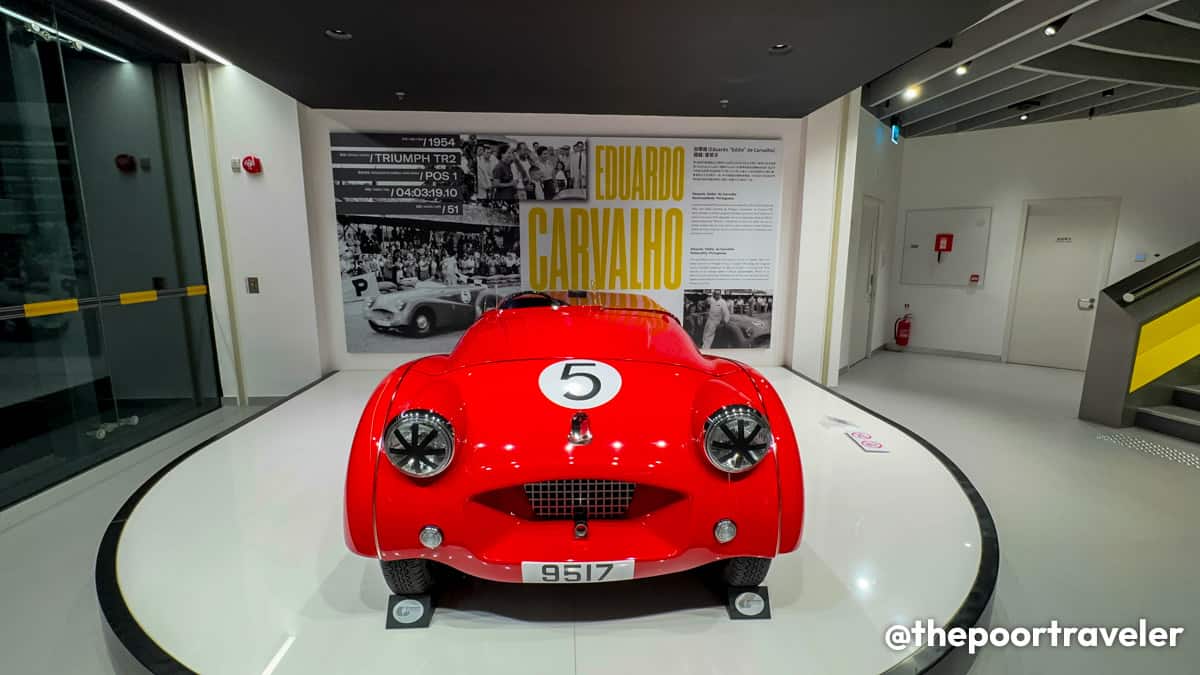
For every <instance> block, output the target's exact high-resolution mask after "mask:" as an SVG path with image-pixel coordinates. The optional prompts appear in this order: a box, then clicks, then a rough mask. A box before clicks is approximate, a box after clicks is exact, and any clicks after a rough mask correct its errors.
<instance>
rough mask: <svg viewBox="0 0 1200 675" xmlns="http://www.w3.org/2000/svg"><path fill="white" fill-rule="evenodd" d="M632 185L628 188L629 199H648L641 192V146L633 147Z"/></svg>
mask: <svg viewBox="0 0 1200 675" xmlns="http://www.w3.org/2000/svg"><path fill="white" fill-rule="evenodd" d="M631 180H632V182H633V185H632V186H631V187H630V188H629V198H630V199H649V198H651V197H650V196H649V195H646V194H645V193H644V192H643V191H642V146H640V145H635V146H634V147H633V178H632V179H631Z"/></svg>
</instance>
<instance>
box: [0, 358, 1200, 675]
mask: <svg viewBox="0 0 1200 675" xmlns="http://www.w3.org/2000/svg"><path fill="white" fill-rule="evenodd" d="M842 382H843V386H842V387H840V389H839V390H840V391H841V392H842V393H843V394H846V395H848V396H851V397H853V398H856V399H858V400H860V401H862V402H864V403H866V404H868V405H870V406H872V407H875V408H876V409H878V410H879V411H880V412H882V413H883V414H885V415H887V416H889V417H892V418H893V419H896V420H898V421H901V422H902V423H903V424H905V425H906V426H909V427H910V428H912V429H913V430H914V431H916V432H918V433H920V434H921V435H922V436H924V437H926V438H928V439H929V440H930V441H932V442H933V443H934V444H936V445H938V446H939V447H941V448H942V449H943V450H944V451H946V453H947V454H948V455H949V456H950V457H951V458H952V459H953V460H954V461H955V462H956V463H957V464H958V465H959V466H960V467H961V468H962V469H963V470H964V471H965V472H966V473H967V474H968V475H969V476H970V477H971V479H972V481H973V482H974V483H975V485H976V486H977V487H978V488H979V489H980V491H981V492H982V493H983V496H984V497H985V498H986V500H987V503H988V506H989V508H990V510H991V512H992V515H993V517H994V518H995V520H996V521H997V525H998V528H999V532H1000V543H1001V546H1000V551H1001V558H1002V560H1001V566H1000V580H999V584H998V587H997V591H996V598H995V601H994V602H995V606H994V608H993V616H992V623H993V624H995V625H1001V624H1003V625H1010V626H1015V625H1036V624H1039V623H1044V622H1046V621H1047V620H1048V619H1050V618H1058V619H1060V620H1061V621H1064V622H1066V621H1070V622H1074V623H1077V624H1082V625H1103V624H1113V625H1118V624H1125V623H1129V622H1136V620H1137V618H1139V617H1148V618H1150V619H1152V620H1153V621H1154V622H1156V623H1160V624H1168V623H1178V624H1179V625H1183V626H1187V627H1188V630H1189V632H1188V633H1185V634H1184V637H1183V641H1182V643H1181V646H1180V647H1178V648H1176V649H1175V650H1169V651H1155V652H1145V651H1137V650H1123V649H1094V650H1088V649H1078V648H1076V649H1070V650H1050V649H1038V650H1031V649H1024V650H1021V649H1013V648H1002V649H995V648H988V649H985V650H984V651H983V652H982V653H981V654H980V656H979V658H978V659H977V661H976V662H975V665H974V668H973V669H972V671H971V672H972V673H973V674H981V675H1018V674H1025V673H1038V674H1041V673H1056V674H1057V673H1063V674H1067V675H1070V674H1074V673H1081V674H1082V673H1089V674H1091V673H1096V674H1100V675H1106V674H1109V673H1113V674H1115V673H1122V674H1124V673H1138V674H1139V675H1157V674H1158V673H1196V672H1200V667H1197V665H1196V664H1197V663H1200V638H1196V637H1195V636H1194V635H1193V634H1192V633H1191V631H1193V630H1194V631H1200V624H1198V623H1197V622H1196V617H1197V616H1200V614H1198V613H1197V610H1196V608H1197V607H1200V585H1197V584H1196V583H1195V579H1194V577H1195V568H1196V561H1197V560H1198V559H1200V529H1198V528H1197V527H1196V517H1197V515H1198V514H1200V489H1198V488H1200V472H1197V471H1196V470H1195V469H1191V468H1188V467H1186V466H1183V465H1180V464H1176V463H1173V462H1170V461H1167V460H1164V459H1161V458H1159V457H1155V456H1151V455H1147V454H1142V453H1140V452H1138V451H1136V450H1131V449H1128V448H1125V447H1122V446H1120V445H1117V444H1114V443H1111V442H1109V441H1106V440H1102V439H1101V438H1099V437H1101V436H1105V435H1107V434H1109V433H1110V430H1108V429H1106V428H1103V427H1097V426H1094V425H1091V424H1087V423H1084V422H1080V421H1079V420H1078V419H1076V418H1075V408H1076V406H1077V405H1078V399H1079V392H1080V387H1081V384H1082V377H1081V375H1080V374H1078V373H1073V372H1069V371H1058V370H1049V369H1042V368H1033V367H1024V366H1012V365H1002V364H996V363H985V362H978V361H968V360H961V359H952V358H944V357H934V356H923V355H914V354H881V355H877V356H875V357H873V358H871V359H869V360H868V361H864V362H863V363H861V364H859V365H856V366H855V367H854V368H852V369H851V370H850V371H849V372H848V373H847V374H846V375H844V376H843V378H842ZM230 412H231V411H228V410H226V411H224V412H222V413H220V414H221V415H229V414H230ZM234 412H236V411H234ZM227 423H228V420H223V421H222V420H217V419H215V418H212V416H209V417H208V418H204V419H202V420H199V421H197V422H195V423H193V424H192V425H189V426H188V427H185V428H184V429H181V430H178V432H177V434H176V435H175V436H174V437H173V440H174V443H173V444H168V446H169V447H167V448H166V449H164V448H162V447H158V448H156V449H155V452H151V453H148V456H147V454H143V453H142V450H141V449H138V450H135V451H133V452H131V453H130V454H129V455H126V456H124V457H122V458H119V459H117V460H113V461H112V462H109V463H107V464H106V465H104V466H102V467H100V468H98V469H96V470H94V471H92V472H89V473H88V474H84V475H83V476H80V477H79V478H77V479H75V480H74V481H71V482H69V483H67V484H65V485H63V486H60V487H59V488H55V490H54V491H53V492H52V493H47V494H50V495H52V497H53V498H52V499H50V500H45V499H42V498H38V499H37V500H35V502H29V503H26V504H24V505H21V506H18V507H16V508H14V509H9V510H7V511H2V512H0V607H3V608H4V609H5V616H4V618H3V619H0V654H2V655H3V664H2V665H0V672H4V673H15V674H21V675H23V674H25V673H33V674H38V675H40V674H42V673H53V674H60V673H72V674H79V675H91V674H109V673H114V672H115V673H130V672H138V671H137V670H136V669H135V668H134V667H133V666H132V665H131V664H130V660H129V657H128V656H127V655H123V654H122V653H121V650H120V647H119V646H116V647H114V646H112V645H110V644H109V643H108V642H107V641H106V637H105V629H104V625H105V624H104V619H103V617H102V616H101V613H100V610H99V607H98V606H97V602H96V593H95V585H94V572H93V568H94V560H95V553H96V547H97V545H98V543H99V539H100V535H101V533H102V531H103V529H104V527H105V526H106V525H107V523H108V521H109V519H110V518H111V517H112V515H113V513H115V511H116V510H117V508H118V507H119V506H120V504H121V503H122V502H123V501H124V500H125V498H126V497H127V496H128V495H129V493H130V492H132V491H133V490H134V489H135V488H136V487H137V486H138V485H139V484H141V482H142V481H143V480H145V478H146V477H148V476H149V475H150V474H152V473H153V472H154V471H155V470H157V468H158V467H159V466H161V465H162V464H165V463H166V462H167V461H169V459H171V458H173V457H174V456H175V454H177V453H178V452H181V451H182V450H183V449H184V448H186V447H189V446H190V445H191V444H192V442H189V441H188V440H187V435H188V434H190V435H192V437H195V436H196V435H197V434H202V433H211V430H212V429H213V428H219V427H220V426H221V425H222V424H227ZM202 426H205V427H207V431H205V430H204V429H203V428H202ZM1125 432H1126V433H1130V434H1134V435H1137V436H1139V437H1144V438H1149V439H1154V440H1156V441H1158V442H1161V443H1162V444H1164V445H1168V446H1171V447H1175V448H1178V449H1180V450H1183V451H1186V452H1190V453H1193V454H1200V447H1196V446H1195V445H1189V444H1187V443H1184V442H1182V441H1179V440H1178V439H1173V438H1170V437H1164V436H1159V435H1156V434H1153V433H1150V432H1144V431H1140V430H1125ZM331 452H332V451H331ZM338 452H340V450H338ZM127 458H128V459H129V460H130V461H129V462H126V459H127ZM331 517H332V516H331ZM937 526H938V524H937V522H936V521H935V522H934V523H932V524H931V527H932V528H936V527H937ZM178 583H180V584H186V580H179V581H178ZM599 588H601V589H603V588H605V587H599ZM459 602H460V603H462V604H465V605H466V606H465V607H464V611H468V612H473V613H476V614H478V615H480V617H481V618H487V615H486V614H485V613H484V611H483V610H481V609H479V608H477V607H475V608H472V607H471V606H470V605H469V599H467V598H463V599H461V600H459ZM510 602H511V604H512V605H513V606H514V607H516V608H519V607H520V604H521V603H520V602H519V601H518V600H517V599H515V598H513V599H510ZM642 602H645V603H648V604H650V605H651V606H653V603H654V602H655V599H654V598H652V597H650V598H643V599H642ZM492 618H493V620H498V619H496V618H495V617H494V616H493V617H492ZM722 625H727V624H722ZM549 630H550V631H551V632H553V628H550V629H549ZM696 630H697V627H696V626H691V627H683V628H681V629H680V632H681V633H684V634H687V633H689V632H695V631H696ZM652 633H653V630H652V628H650V627H648V626H646V625H644V624H642V623H639V625H637V626H636V627H634V628H632V629H630V630H628V631H627V634H628V635H630V636H631V638H632V639H633V640H634V641H635V644H636V643H640V644H641V645H642V646H641V647H639V649H636V650H631V651H630V652H629V653H628V654H627V655H636V654H638V653H640V649H650V648H652V647H653V644H652V641H651V636H652ZM547 637H549V636H547ZM789 639H790V638H789ZM282 643H283V637H282V635H281V636H280V643H279V645H282ZM471 644H472V643H471V642H470V641H468V642H465V643H461V644H456V645H453V646H452V648H453V649H454V650H456V651H457V650H469V649H471ZM279 645H270V646H269V649H270V650H274V649H276V647H277V646H279ZM777 647H778V643H759V644H756V650H757V652H765V651H770V650H773V649H776V648H777ZM534 648H536V646H535V647H534ZM621 649H622V647H620V646H617V647H612V649H611V651H612V652H620V650H621ZM757 652H756V653H757ZM412 656H413V657H414V658H426V657H428V655H426V654H421V653H417V654H414V655H412ZM586 656H587V657H588V658H595V657H596V656H597V655H596V654H594V653H589V654H588V655H586ZM600 656H604V653H601V654H600ZM618 656H620V654H618ZM405 663H407V662H405ZM391 665H392V666H396V664H391ZM400 670H404V669H400ZM253 672H259V671H253ZM329 672H338V671H337V670H336V669H334V670H331V671H329ZM398 672H399V671H398ZM405 672H407V670H405ZM447 672H450V671H447ZM489 672H490V671H489ZM630 672H643V670H642V669H630ZM699 672H715V671H705V670H701V671H699ZM792 672H820V671H819V670H808V671H804V670H801V669H800V668H799V667H797V668H796V669H794V670H793V671H792Z"/></svg>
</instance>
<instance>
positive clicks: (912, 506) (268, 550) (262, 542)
mask: <svg viewBox="0 0 1200 675" xmlns="http://www.w3.org/2000/svg"><path fill="white" fill-rule="evenodd" d="M764 374H765V375H766V376H767V377H768V378H769V379H770V380H771V381H772V383H773V384H774V385H775V387H776V389H777V390H778V392H779V395H780V398H781V399H782V400H783V402H784V404H785V405H786V406H787V408H788V412H789V415H790V416H791V418H792V424H793V426H794V427H795V428H796V432H797V436H799V437H800V438H802V439H804V447H803V458H804V463H805V483H806V492H805V506H806V517H805V532H804V535H803V537H802V540H801V546H800V549H799V550H798V551H796V552H795V553H794V554H790V555H785V556H782V557H780V558H777V559H776V561H775V564H774V565H773V567H772V570H771V573H770V575H769V576H768V577H767V582H766V584H767V586H768V587H769V588H770V593H771V600H772V602H771V604H772V607H771V610H772V618H771V620H770V621H730V620H729V619H728V618H727V617H726V615H725V609H724V606H723V604H722V603H721V600H720V598H719V596H717V595H716V594H714V593H712V592H711V591H709V590H708V589H707V588H706V587H705V585H704V584H703V582H702V580H701V579H698V578H697V577H696V576H694V575H686V574H685V575H670V576H665V577H655V578H651V579H645V580H638V581H634V582H629V583H618V584H604V585H594V586H565V587H558V588H555V587H546V586H522V585H511V584H501V583H488V582H481V581H476V582H471V583H468V584H467V585H466V587H460V588H457V589H451V591H450V593H449V594H448V595H444V596H441V597H440V598H439V601H438V602H439V607H438V609H437V612H436V614H435V616H434V623H433V626H432V627H431V628H429V629H424V630H409V631H395V632H393V631H387V630H385V629H384V619H385V615H386V602H387V597H388V591H387V589H386V587H385V586H384V583H383V579H382V577H381V575H380V572H379V566H378V563H377V562H376V561H375V560H370V559H365V558H361V557H358V556H355V555H353V554H351V553H350V552H349V551H348V550H347V549H346V546H345V543H344V540H343V534H342V508H341V505H342V490H343V481H342V479H341V476H342V474H343V473H344V470H345V464H346V450H347V448H348V447H349V444H350V440H351V438H352V437H353V434H354V429H355V426H356V424H357V422H358V418H359V416H360V414H361V411H362V405H363V402H364V401H365V400H366V399H367V397H368V396H369V394H370V393H371V391H372V390H373V389H374V388H375V386H376V385H377V384H378V382H379V380H380V379H381V378H382V377H383V376H384V375H385V373H383V372H370V371H350V372H342V373H337V374H335V375H333V376H332V377H330V378H328V379H326V380H325V381H323V382H321V383H320V384H318V385H316V386H314V387H313V388H312V389H309V390H308V391H305V392H304V393H302V394H300V395H299V396H297V397H296V398H294V399H292V400H290V401H287V402H286V403H284V404H282V405H281V406H279V407H277V408H275V409H273V410H271V411H268V412H267V413H265V414H264V415H263V416H261V417H259V418H258V419H255V420H254V421H253V422H252V423H250V424H247V425H245V426H243V427H241V428H239V429H237V430H236V431H234V432H233V433H231V434H229V435H227V436H225V437H223V438H221V439H219V440H218V441H216V442H214V443H213V444H212V445H210V446H208V447H206V448H204V449H203V450H201V451H200V452H198V453H196V454H194V455H192V456H191V457H189V458H188V459H186V460H185V461H184V462H182V463H181V464H179V465H178V466H176V467H175V468H174V469H172V470H171V471H170V472H169V473H167V474H166V475H165V476H163V477H162V479H161V480H159V481H158V482H157V483H156V484H155V485H154V486H153V487H152V488H151V489H150V490H149V491H148V492H147V493H146V494H145V496H144V497H143V498H142V500H141V501H140V503H138V505H137V506H136V507H135V508H134V510H133V512H132V513H131V514H129V517H128V519H127V521H126V523H125V526H124V530H123V532H122V533H121V538H120V544H119V547H118V549H117V553H116V576H117V579H118V581H119V585H120V592H121V595H122V596H123V597H124V601H125V603H126V604H127V606H128V608H129V611H130V613H131V614H132V616H133V618H134V619H135V620H136V621H137V624H138V625H139V626H140V628H141V630H142V631H144V633H145V634H146V635H147V636H149V638H150V639H152V640H153V641H154V642H155V643H157V645H158V646H159V647H160V648H161V649H163V650H164V651H166V652H167V653H169V654H170V655H171V656H172V657H173V658H174V659H176V660H177V661H179V662H180V663H182V664H184V665H186V666H187V667H189V668H190V669H192V670H194V671H197V672H201V673H211V674H214V675H221V674H225V673H230V674H233V673H255V672H262V671H264V669H267V668H268V667H270V669H271V670H272V672H273V673H274V674H275V675H309V674H316V673H330V672H352V673H374V672H389V671H392V670H394V669H395V668H396V664H403V671H404V672H406V673H411V674H413V675H416V674H418V673H430V674H433V673H466V672H485V671H486V672H489V673H514V674H515V673H520V674H522V675H526V674H538V675H540V674H546V675H558V674H567V673H578V674H587V675H590V674H597V675H598V674H600V673H616V672H620V673H646V672H654V673H659V674H662V675H668V674H672V673H697V672H720V673H730V674H733V673H742V674H745V675H769V674H770V673H793V672H796V670H797V668H798V667H800V668H801V669H802V670H804V671H806V672H819V673H825V674H828V675H837V674H841V673H846V674H848V675H849V674H856V673H878V672H881V671H884V670H887V669H888V668H890V667H892V666H893V665H895V664H896V663H898V662H900V661H902V660H903V659H904V658H905V657H906V656H907V655H908V652H899V653H898V652H892V651H889V650H888V649H887V648H886V647H885V646H884V644H883V640H882V636H883V633H884V630H885V629H886V628H887V627H888V626H889V625H891V624H892V623H896V622H911V621H915V620H917V619H925V618H932V619H934V620H936V621H939V622H945V621H947V620H949V618H950V617H951V616H953V615H954V614H955V612H956V611H958V610H959V608H960V607H961V606H962V605H963V604H964V602H965V601H966V600H967V598H968V596H969V595H970V594H971V593H972V591H973V590H974V589H975V588H977V587H976V576H977V574H978V571H979V567H980V551H981V550H982V538H981V533H980V526H979V524H978V522H977V520H976V514H975V512H974V510H973V509H972V506H971V504H970V502H969V501H968V499H967V496H966V495H965V494H964V492H963V490H962V489H961V488H960V486H959V484H958V483H957V481H956V480H955V478H954V477H953V476H952V475H951V474H950V472H949V471H947V469H946V467H945V466H944V465H943V464H942V463H941V461H940V460H938V459H937V458H936V457H935V456H933V455H932V454H931V453H930V452H929V451H928V450H926V449H925V448H924V447H923V446H922V445H920V443H919V442H917V441H916V440H914V439H913V438H911V437H909V436H908V435H906V434H905V433H903V432H902V431H900V430H898V429H896V428H895V427H892V426H891V425H889V424H887V423H885V422H883V421H881V420H879V419H878V418H876V417H874V416H872V415H871V414H869V413H867V412H865V411H863V410H861V409H859V408H857V407H855V406H853V405H851V404H849V403H847V402H845V401H843V400H841V399H839V398H837V397H835V396H832V395H830V394H829V393H828V392H826V391H825V390H823V389H821V388H819V387H817V386H815V385H813V384H811V383H809V382H807V381H805V380H803V379H801V378H799V377H797V376H796V375H794V374H792V373H789V372H787V371H786V370H784V369H782V368H770V369H764ZM851 432H858V433H868V434H870V437H871V438H872V439H873V440H872V441H871V442H872V443H874V444H875V445H877V446H879V447H876V448H874V449H875V450H876V451H874V452H865V451H864V450H862V449H860V447H859V446H858V445H856V444H855V443H854V441H852V440H851V438H850V437H849V436H848V434H849V433H851ZM879 450H884V452H880V451H879ZM697 461H700V460H697ZM451 470H453V467H452V468H451ZM734 644H736V645H738V648H736V649H729V648H728V647H729V645H734Z"/></svg>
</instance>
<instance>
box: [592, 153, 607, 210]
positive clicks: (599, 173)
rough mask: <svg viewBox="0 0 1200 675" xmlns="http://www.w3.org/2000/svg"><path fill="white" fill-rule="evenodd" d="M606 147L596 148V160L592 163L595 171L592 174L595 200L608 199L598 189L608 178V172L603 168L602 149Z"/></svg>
mask: <svg viewBox="0 0 1200 675" xmlns="http://www.w3.org/2000/svg"><path fill="white" fill-rule="evenodd" d="M607 147H608V146H607V145H597V146H596V159H595V160H594V161H593V162H592V164H594V165H595V170H594V171H593V172H592V187H593V188H594V189H595V190H594V191H595V194H596V200H597V201H599V200H602V199H608V196H607V195H606V194H605V193H604V192H601V190H600V187H601V186H602V185H604V181H605V180H606V179H607V177H608V171H606V170H605V166H604V149H605V148H607Z"/></svg>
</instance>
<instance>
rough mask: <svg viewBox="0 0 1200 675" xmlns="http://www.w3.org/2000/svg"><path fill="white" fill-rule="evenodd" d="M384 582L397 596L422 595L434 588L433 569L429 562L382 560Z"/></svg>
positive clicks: (419, 560)
mask: <svg viewBox="0 0 1200 675" xmlns="http://www.w3.org/2000/svg"><path fill="white" fill-rule="evenodd" d="M379 566H380V567H381V568H382V569H383V580H384V581H385V582H387V585H388V588H390V589H392V593H395V594H396V595H421V594H422V593H428V592H429V589H430V588H431V587H432V586H433V569H432V566H431V565H430V564H429V561H428V560H421V559H419V558H414V559H410V560H380V561H379Z"/></svg>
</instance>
